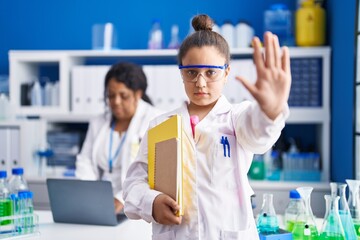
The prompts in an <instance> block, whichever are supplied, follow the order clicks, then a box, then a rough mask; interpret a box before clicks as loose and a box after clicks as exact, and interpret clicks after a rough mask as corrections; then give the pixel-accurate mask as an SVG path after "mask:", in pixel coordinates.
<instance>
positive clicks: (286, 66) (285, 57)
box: [281, 47, 290, 75]
mask: <svg viewBox="0 0 360 240" xmlns="http://www.w3.org/2000/svg"><path fill="white" fill-rule="evenodd" d="M281 68H282V69H283V70H284V72H286V74H287V75H290V54H289V48H287V47H283V48H282V57H281Z"/></svg>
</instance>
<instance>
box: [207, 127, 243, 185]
mask: <svg viewBox="0 0 360 240" xmlns="http://www.w3.org/2000/svg"><path fill="white" fill-rule="evenodd" d="M215 141H216V143H215V148H214V154H213V156H212V184H213V185H215V186H216V187H221V188H226V189H234V188H236V181H235V179H236V169H235V168H236V166H237V164H236V159H237V154H236V138H235V136H232V135H225V134H224V135H221V136H220V135H219V136H218V137H217V139H215Z"/></svg>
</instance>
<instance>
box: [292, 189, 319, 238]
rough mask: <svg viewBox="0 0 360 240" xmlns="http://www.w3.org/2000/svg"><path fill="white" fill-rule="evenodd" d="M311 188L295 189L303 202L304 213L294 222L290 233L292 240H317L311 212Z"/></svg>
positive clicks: (317, 236)
mask: <svg viewBox="0 0 360 240" xmlns="http://www.w3.org/2000/svg"><path fill="white" fill-rule="evenodd" d="M312 190H313V188H312V187H299V188H297V189H296V191H298V192H299V193H300V196H301V198H302V199H303V201H304V205H305V211H303V212H301V213H300V214H299V215H298V216H297V218H296V221H295V224H294V228H293V231H292V234H293V239H294V240H314V239H316V240H317V239H319V234H318V230H317V228H316V223H315V217H314V214H313V213H312V210H311V205H310V197H311V192H312Z"/></svg>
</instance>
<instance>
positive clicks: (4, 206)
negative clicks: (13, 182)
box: [0, 171, 14, 234]
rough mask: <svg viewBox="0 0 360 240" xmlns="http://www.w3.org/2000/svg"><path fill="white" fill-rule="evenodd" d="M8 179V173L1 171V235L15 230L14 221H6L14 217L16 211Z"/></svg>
mask: <svg viewBox="0 0 360 240" xmlns="http://www.w3.org/2000/svg"><path fill="white" fill-rule="evenodd" d="M6 177H7V174H6V171H0V234H6V233H11V232H12V231H13V230H14V226H13V221H12V220H11V219H6V218H8V217H10V216H12V215H13V211H14V210H13V202H12V200H11V198H10V190H9V187H8V184H7V181H6Z"/></svg>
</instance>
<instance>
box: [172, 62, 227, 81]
mask: <svg viewBox="0 0 360 240" xmlns="http://www.w3.org/2000/svg"><path fill="white" fill-rule="evenodd" d="M227 67H228V65H227V64H224V65H223V66H216V65H187V66H182V65H180V66H179V69H180V72H181V77H182V79H183V80H184V81H185V82H191V83H196V82H197V80H198V79H199V76H200V75H201V76H202V77H203V78H204V79H205V81H206V82H207V83H209V82H216V81H219V80H220V79H221V78H222V77H223V76H224V72H225V69H226V68H227Z"/></svg>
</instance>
